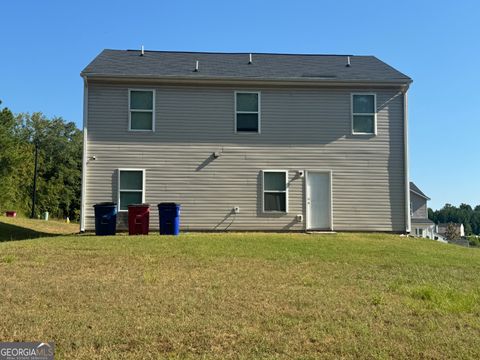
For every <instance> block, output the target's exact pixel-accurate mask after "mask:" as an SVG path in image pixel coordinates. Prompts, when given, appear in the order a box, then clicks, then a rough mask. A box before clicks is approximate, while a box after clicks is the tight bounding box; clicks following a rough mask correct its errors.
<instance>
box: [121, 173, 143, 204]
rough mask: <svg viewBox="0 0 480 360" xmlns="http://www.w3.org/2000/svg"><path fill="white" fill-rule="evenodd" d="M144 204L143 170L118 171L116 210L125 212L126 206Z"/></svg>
mask: <svg viewBox="0 0 480 360" xmlns="http://www.w3.org/2000/svg"><path fill="white" fill-rule="evenodd" d="M143 202H145V170H143V169H119V170H118V209H119V211H127V210H128V205H132V204H142V203H143Z"/></svg>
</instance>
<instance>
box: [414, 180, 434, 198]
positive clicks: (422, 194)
mask: <svg viewBox="0 0 480 360" xmlns="http://www.w3.org/2000/svg"><path fill="white" fill-rule="evenodd" d="M410 191H413V192H414V193H416V194H417V195H420V196H422V197H424V198H425V199H427V200H430V198H429V197H428V196H427V195H425V194H424V193H423V191H422V190H420V189H419V188H418V186H417V185H415V184H414V183H413V182H411V181H410Z"/></svg>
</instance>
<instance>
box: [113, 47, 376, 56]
mask: <svg viewBox="0 0 480 360" xmlns="http://www.w3.org/2000/svg"><path fill="white" fill-rule="evenodd" d="M104 50H109V51H136V52H141V50H140V49H126V50H119V49H104ZM144 52H146V53H147V52H151V53H169V54H212V55H248V54H254V55H285V56H351V57H375V56H373V55H353V54H318V53H282V52H255V51H246V52H228V51H184V50H147V49H145V50H144Z"/></svg>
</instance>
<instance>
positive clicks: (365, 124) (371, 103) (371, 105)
mask: <svg viewBox="0 0 480 360" xmlns="http://www.w3.org/2000/svg"><path fill="white" fill-rule="evenodd" d="M376 117H377V116H376V98H375V94H352V132H353V133H354V134H376V132H377V124H376Z"/></svg>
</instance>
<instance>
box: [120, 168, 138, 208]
mask: <svg viewBox="0 0 480 360" xmlns="http://www.w3.org/2000/svg"><path fill="white" fill-rule="evenodd" d="M122 171H141V172H142V190H136V189H135V190H131V189H120V176H121V172H122ZM117 175H118V176H117V177H118V179H117V180H118V185H117V199H118V212H128V210H121V205H122V204H120V193H121V192H122V191H129V192H141V193H142V204H143V203H144V202H145V169H131V168H120V169H118V171H117Z"/></svg>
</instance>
